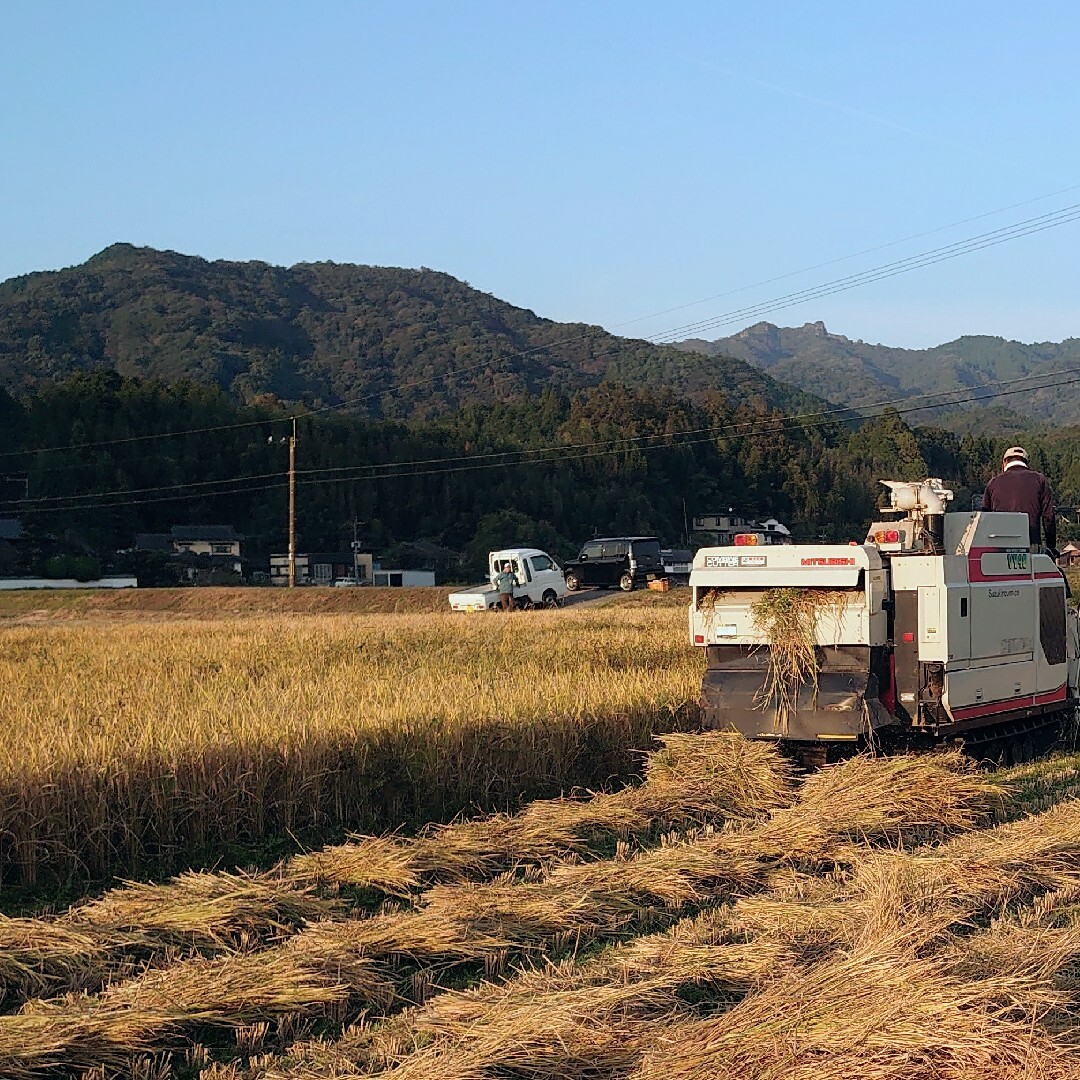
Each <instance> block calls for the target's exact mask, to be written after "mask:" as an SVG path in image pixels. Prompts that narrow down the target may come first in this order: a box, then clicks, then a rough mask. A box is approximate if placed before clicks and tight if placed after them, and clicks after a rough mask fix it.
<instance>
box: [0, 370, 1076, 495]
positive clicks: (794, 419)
mask: <svg viewBox="0 0 1080 1080" xmlns="http://www.w3.org/2000/svg"><path fill="white" fill-rule="evenodd" d="M1068 371H1070V372H1080V368H1071V369H1068ZM1056 374H1060V373H1056ZM1042 377H1044V376H1023V377H1021V378H1020V379H1014V380H1007V381H1005V382H1003V383H1001V384H997V385H1005V386H1008V385H1010V384H1012V383H1015V382H1018V381H1025V380H1028V379H1031V378H1042ZM1078 383H1080V376H1078V377H1077V378H1073V379H1067V380H1064V381H1062V382H1059V383H1057V384H1056V385H1059V386H1071V385H1075V384H1078ZM988 385H995V384H988ZM1042 388H1043V387H1038V386H1035V387H1031V386H1022V387H1021V386H1013V387H1012V388H1011V389H997V390H992V391H991V392H989V393H985V394H979V393H968V394H966V395H964V396H963V397H960V398H958V399H957V400H955V401H951V402H925V403H923V404H919V405H907V406H906V407H900V408H896V407H895V406H894V403H893V402H882V403H875V404H874V405H870V406H865V407H864V408H865V409H874V408H876V409H879V410H880V411H878V412H865V413H860V412H859V411H858V410H855V409H851V408H847V407H836V408H833V409H827V410H819V411H817V412H807V413H802V414H791V415H787V416H778V417H768V418H764V419H762V420H759V421H752V422H751V421H747V422H742V423H740V422H738V421H735V422H730V423H727V424H719V425H715V426H711V427H707V428H698V429H691V430H688V431H683V432H671V433H655V434H651V435H644V436H632V437H629V438H624V439H619V440H606V441H598V442H595V443H581V444H572V445H571V447H570V448H571V449H575V450H583V451H586V452H582V453H573V454H565V453H561V454H558V455H556V456H551V457H546V458H543V457H541V458H534V459H532V460H522V461H515V462H507V461H505V460H499V461H485V462H468V463H464V464H459V463H458V462H460V461H462V460H464V459H453V458H451V459H429V460H430V461H431V462H436V461H439V462H444V463H449V464H450V465H451V466H452V467H443V468H430V469H416V470H413V471H411V472H384V473H380V474H376V475H371V474H370V473H369V472H366V471H363V470H366V469H369V468H371V467H370V466H354V467H352V469H353V470H355V475H349V476H323V475H318V476H310V477H308V478H306V479H302V478H300V479H298V481H297V482H298V483H302V484H304V485H306V486H311V485H315V484H332V483H356V482H360V481H366V480H381V479H409V478H414V477H423V476H441V475H447V474H452V473H461V472H474V471H483V470H488V469H501V468H505V467H506V466H507V464H515V465H524V466H530V465H547V464H561V463H564V462H573V461H581V460H586V459H589V458H595V457H603V456H610V455H616V454H628V453H634V452H638V453H646V452H648V451H652V450H665V449H681V448H683V447H689V446H699V445H703V444H705V443H708V442H711V441H712V440H713V439H714V438H715V437H716V436H717V435H719V434H725V435H726V436H727V437H728V438H730V439H743V438H749V437H751V436H754V435H768V434H772V433H774V432H775V433H786V432H788V431H792V430H809V429H812V428H816V427H824V426H826V425H827V424H828V423H831V422H833V421H834V420H835V419H837V418H838V417H839V416H840V415H841V414H847V415H849V416H851V417H852V418H856V417H857V418H858V419H860V420H862V421H866V420H872V419H875V418H877V417H879V416H881V415H883V413H884V411H885V410H886V409H888V408H893V409H894V411H895V412H896V413H897V414H898V415H901V416H903V415H908V414H911V413H916V412H922V411H925V410H927V409H935V408H941V407H943V406H945V405H963V404H967V403H969V402H972V401H985V400H991V399H994V398H998V397H1008V396H1010V395H1012V394H1020V393H1028V392H1030V391H1031V390H1033V389H1036V390H1037V389H1042ZM956 393H958V391H939V392H938V393H936V394H929V395H923V396H925V397H942V396H947V395H954V394H956ZM900 400H907V401H910V400H911V399H900ZM916 400H918V399H916ZM685 435H697V436H700V437H697V438H692V439H686V438H682V436H685ZM660 438H663V439H666V440H668V441H667V442H664V443H657V444H656V445H652V446H640V445H638V446H635V445H633V444H635V443H638V442H642V441H644V440H647V439H651V440H656V439H660ZM596 447H607V449H595V448H596ZM566 448H567V447H566V446H565V445H564V444H553V445H551V446H549V447H546V448H536V449H533V450H529V449H527V448H526V449H521V450H517V451H505V452H500V454H499V455H498V456H500V457H501V456H503V455H506V456H509V455H514V454H516V455H518V456H520V455H523V454H526V453H533V454H539V453H545V452H554V451H556V450H560V451H561V450H565V449H566ZM487 456H491V455H487ZM426 463H427V462H425V461H421V462H416V463H415V464H426ZM388 464H394V465H397V466H401V465H408V464H410V463H388ZM342 468H343V469H346V470H347V469H349V468H350V467H348V466H345V467H342ZM312 471H314V472H320V473H321V472H322V470H312ZM334 471H338V470H337V469H336V468H335V469H334ZM270 475H279V476H285V475H286V474H270ZM222 482H224V481H222ZM286 486H287V481H282V482H279V483H272V484H261V485H255V486H251V485H244V486H242V487H236V488H230V489H222V490H218V491H208V492H202V493H196V495H195V496H194V497H196V498H204V497H205V498H211V497H215V496H218V495H234V494H241V493H247V492H252V491H270V490H281V489H283V488H285V487H286ZM77 497H78V496H69V497H66V496H56V497H55V499H56V501H57V503H61V502H63V503H64V505H50V506H36V507H29V508H28V509H29V510H34V511H36V512H71V511H76V510H83V509H86V508H87V507H86V504H74V505H69V504H68V503H69V502H70V499H71V498H77ZM183 498H184V496H183V495H173V496H163V497H158V498H151V499H129V500H121V501H111V502H96V503H95V504H94V506H95V509H96V508H98V507H101V508H109V507H119V506H133V505H139V506H141V505H150V504H154V503H162V502H176V501H180V500H181V499H183ZM14 503H21V500H15V501H14Z"/></svg>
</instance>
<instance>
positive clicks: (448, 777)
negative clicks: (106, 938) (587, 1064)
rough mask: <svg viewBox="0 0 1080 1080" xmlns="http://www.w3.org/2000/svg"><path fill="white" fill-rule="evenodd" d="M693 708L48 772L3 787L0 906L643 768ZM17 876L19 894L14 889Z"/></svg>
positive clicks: (691, 722) (241, 859) (381, 735)
mask: <svg viewBox="0 0 1080 1080" xmlns="http://www.w3.org/2000/svg"><path fill="white" fill-rule="evenodd" d="M697 720H698V715H697V709H696V707H695V706H692V705H685V706H683V707H681V708H679V709H677V710H674V711H668V712H666V713H664V714H661V715H658V714H657V713H656V711H655V710H651V711H642V712H641V713H639V714H624V715H619V716H610V717H604V718H596V719H593V720H583V719H582V718H581V717H566V718H559V717H551V718H545V719H543V720H540V721H537V722H533V723H530V724H522V723H516V724H512V725H501V724H499V723H496V722H483V723H477V724H476V725H475V726H472V727H468V728H462V727H460V726H457V727H455V728H454V730H453V731H452V732H451V731H446V732H441V733H438V734H436V735H434V736H433V735H432V733H431V731H430V729H427V730H425V731H424V732H423V734H422V735H419V734H417V733H414V732H412V731H410V730H409V729H408V728H402V729H399V730H395V731H392V732H391V731H382V732H372V733H371V734H370V735H367V736H365V737H363V738H362V739H359V740H354V741H351V742H332V741H319V740H312V741H311V742H309V743H307V744H305V745H304V746H302V747H300V748H298V749H297V750H295V752H293V753H292V754H291V755H289V756H283V755H282V754H280V753H275V752H273V751H271V750H269V749H267V748H265V747H262V746H258V745H247V746H245V745H221V746H219V747H217V748H215V749H213V750H210V749H207V750H206V751H204V752H202V753H200V754H199V755H197V756H196V755H191V756H189V757H187V758H182V759H180V760H177V759H175V758H173V759H171V760H170V761H169V763H168V764H166V763H165V762H164V761H162V760H158V759H156V758H154V757H147V758H145V759H143V760H141V761H127V762H125V763H124V764H123V768H122V769H121V768H118V769H117V770H116V772H115V773H113V774H111V775H110V774H102V773H101V772H99V771H94V770H92V769H89V768H87V769H69V770H68V771H67V772H66V773H59V772H54V773H52V774H51V775H50V776H49V778H48V782H47V783H41V784H38V785H36V786H35V785H33V784H28V783H26V782H23V783H22V784H20V785H18V786H12V787H10V788H9V789H7V790H0V837H2V843H0V886H3V887H4V889H5V895H4V899H3V901H2V904H3V906H7V907H9V909H10V904H11V903H12V902H14V900H15V896H16V893H23V894H24V896H23V899H25V893H26V891H27V890H29V891H30V893H32V894H37V893H41V894H44V893H46V892H47V891H48V890H62V889H69V888H73V887H76V886H78V887H81V888H85V887H87V886H89V885H92V884H95V883H101V882H104V881H108V880H109V879H111V878H113V877H129V878H142V877H157V876H161V875H165V874H172V873H176V872H178V871H180V870H183V869H186V868H191V867H203V866H208V865H218V866H223V865H244V866H250V865H255V864H259V863H266V862H269V861H271V860H272V859H273V858H274V857H276V856H280V855H282V854H285V853H286V852H288V851H295V850H297V849H298V848H301V847H308V846H312V847H313V846H321V845H322V844H325V843H326V842H328V841H331V840H334V839H337V838H340V837H341V836H342V835H343V834H344V833H345V832H348V831H359V832H387V831H395V830H403V831H411V830H413V829H415V828H417V827H418V826H420V825H421V824H424V823H426V822H429V821H448V820H451V819H453V818H455V817H457V816H460V815H463V814H471V813H474V812H477V811H496V810H514V809H516V808H518V807H519V806H520V804H521V803H523V802H526V801H529V800H532V799H537V798H546V797H552V796H556V795H559V794H560V793H564V792H567V791H569V790H571V789H573V788H590V789H600V788H604V787H608V786H610V785H612V784H614V783H621V782H623V781H625V780H627V779H629V778H631V777H632V776H634V775H636V773H637V771H638V769H639V768H640V765H641V761H642V758H641V755H640V753H638V751H641V750H645V749H648V748H649V747H650V744H651V741H652V737H653V736H654V735H657V734H661V733H663V732H668V731H676V730H691V729H692V728H693V727H694V726H695V725H696V723H697ZM13 887H14V889H15V891H14V892H8V891H7V890H11V889H12V888H13Z"/></svg>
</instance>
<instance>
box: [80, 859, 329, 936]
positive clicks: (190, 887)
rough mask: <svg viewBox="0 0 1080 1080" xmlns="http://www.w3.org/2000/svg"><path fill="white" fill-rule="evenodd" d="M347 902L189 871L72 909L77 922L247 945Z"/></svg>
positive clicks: (245, 877)
mask: <svg viewBox="0 0 1080 1080" xmlns="http://www.w3.org/2000/svg"><path fill="white" fill-rule="evenodd" d="M340 909H341V905H340V904H337V903H335V902H333V901H330V900H326V899H322V898H320V897H317V896H314V895H312V893H311V890H310V889H306V888H302V887H298V886H296V885H294V884H290V883H285V882H280V881H274V880H272V879H271V878H270V877H268V876H267V875H249V874H230V873H223V872H217V873H206V872H202V873H195V872H191V871H189V872H187V873H183V874H181V875H180V876H179V877H176V878H174V879H173V880H172V881H170V882H168V883H167V884H164V885H151V884H137V883H128V884H126V885H125V886H124V887H123V888H118V889H110V890H109V891H108V892H107V893H106V894H105V895H104V896H103V897H101V899H100V900H95V901H92V902H91V903H88V904H82V905H80V906H79V907H77V908H74V909H72V910H71V911H70V912H69V913H68V915H67V917H66V920H65V921H66V922H67V923H68V924H69V925H71V926H74V927H79V928H93V930H95V931H99V932H100V931H105V930H140V931H143V932H144V933H147V934H150V935H153V937H154V940H155V942H156V943H157V944H158V945H159V946H160V945H165V944H175V945H184V946H189V947H195V948H200V949H216V948H224V947H236V946H242V945H244V944H246V943H249V942H251V941H256V940H262V939H265V938H267V937H271V938H272V937H274V936H276V935H278V934H281V933H287V932H288V931H289V930H290V929H292V928H293V927H295V926H298V925H301V924H302V923H304V922H306V921H308V920H310V919H318V918H323V917H325V916H327V915H329V914H331V913H332V912H334V911H337V910H340Z"/></svg>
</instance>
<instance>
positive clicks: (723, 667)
mask: <svg viewBox="0 0 1080 1080" xmlns="http://www.w3.org/2000/svg"><path fill="white" fill-rule="evenodd" d="M882 483H884V485H885V486H886V487H887V488H888V489H889V493H890V503H891V505H890V506H889V508H887V509H884V510H882V511H881V513H882V514H898V515H900V516H899V518H897V519H890V520H886V521H878V522H875V523H874V524H873V525H872V526H871V527H870V531H869V534H868V535H867V537H866V540H865V542H864V543H862V544H854V543H853V544H848V545H839V544H813V545H789V546H769V547H758V546H754V545H753V543H752V538H746V539H751V542H750V543H747V542H746V539H744V538H742V537H736V540H735V544H736V546H735V547H722V548H702V549H701V550H700V551H698V553H697V555H696V556H695V558H694V567H693V571H692V573H691V576H690V585H691V588H692V593H693V599H692V601H691V605H690V640H691V642H692V644H694V645H695V646H697V647H699V648H704V649H705V651H706V654H707V657H708V667H707V670H706V672H705V678H704V681H703V684H702V695H701V704H702V708H703V713H704V717H703V723H704V725H705V726H706V727H708V728H718V729H731V728H735V729H737V730H738V731H740V732H741V733H742V734H743V735H745V736H747V737H748V738H751V739H769V740H773V741H775V742H777V743H779V744H780V745H782V746H783V747H784V748H785V749H786V750H787V751H789V752H790V753H792V754H793V756H795V757H797V758H799V759H800V760H802V761H803V762H804V763H806V764H808V765H815V764H821V763H824V762H825V761H829V760H833V759H835V758H837V757H842V756H845V754H848V753H851V752H852V751H853V750H854V749H856V748H862V747H865V746H874V745H881V746H883V747H884V748H887V749H893V748H904V747H908V748H914V749H920V748H929V747H932V746H934V745H937V744H941V743H950V744H956V745H961V746H963V747H964V749H965V750H966V751H967V752H968V753H970V754H972V755H973V756H976V757H978V758H980V759H989V760H993V761H997V762H999V763H1002V764H1006V763H1013V762H1019V761H1026V760H1030V758H1032V757H1034V756H1035V754H1037V753H1038V752H1040V751H1041V750H1042V749H1044V748H1045V747H1048V746H1049V745H1050V744H1051V743H1052V742H1053V741H1054V739H1055V738H1056V737H1057V735H1058V734H1059V732H1060V731H1061V728H1062V722H1063V721H1065V720H1067V719H1071V718H1072V717H1073V716H1074V713H1075V709H1076V705H1077V677H1078V667H1080V662H1078V655H1080V647H1078V622H1077V613H1076V612H1075V611H1074V610H1073V609H1072V608H1071V606H1070V605H1069V604H1068V602H1067V595H1066V593H1067V588H1066V583H1065V579H1064V577H1063V576H1062V574H1061V572H1060V571H1059V570H1058V568H1057V566H1056V565H1055V564H1054V561H1053V559H1052V558H1051V557H1050V556H1049V555H1046V554H1042V553H1033V552H1032V551H1031V550H1030V548H1029V539H1028V519H1027V516H1026V515H1024V514H1011V513H1010V514H1006V513H990V512H987V511H981V512H973V513H946V512H945V509H946V504H947V503H948V502H949V501H950V500H951V499H952V492H951V491H949V490H948V489H946V488H944V487H943V486H942V484H941V481H940V480H935V479H930V480H925V481H922V482H914V483H907V482H902V481H895V480H885V481H882Z"/></svg>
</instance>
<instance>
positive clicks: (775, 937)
mask: <svg viewBox="0 0 1080 1080" xmlns="http://www.w3.org/2000/svg"><path fill="white" fill-rule="evenodd" d="M853 857H854V861H853V862H851V863H850V864H849V866H848V869H847V871H846V872H845V873H844V874H843V875H840V876H838V875H836V874H835V873H833V874H830V875H829V876H827V877H812V876H809V875H805V874H803V873H800V872H795V873H789V874H783V875H776V876H775V878H774V884H773V886H772V887H771V888H770V889H767V890H764V891H762V892H761V893H759V894H757V895H754V896H750V897H747V898H744V899H739V900H736V901H735V902H734V903H732V904H730V905H722V906H719V907H715V908H712V909H710V910H708V911H706V912H705V913H704V914H702V915H700V916H697V917H694V918H689V919H684V920H682V921H680V922H678V923H676V924H675V925H674V926H673V927H672V928H671V929H670V930H668V931H666V932H664V933H660V934H654V935H651V936H648V937H643V938H639V939H637V940H635V941H631V942H628V943H626V944H623V945H618V946H615V947H614V948H612V949H610V950H608V951H606V952H604V953H601V954H600V955H599V956H597V957H595V958H592V959H587V960H585V961H582V962H577V963H575V962H570V961H568V962H564V963H562V964H559V965H556V966H553V967H548V968H544V969H540V970H534V971H527V972H525V973H523V974H521V975H519V976H518V977H516V978H513V979H511V980H509V981H507V982H506V983H504V984H502V985H492V984H488V985H483V986H481V987H480V988H478V989H476V990H473V991H468V992H465V993H454V992H444V993H440V994H437V995H435V996H434V997H433V998H432V1000H431V1001H430V1002H429V1003H428V1004H427V1005H425V1006H423V1007H422V1008H419V1009H413V1010H410V1011H408V1012H406V1013H403V1014H401V1015H400V1016H399V1017H397V1018H395V1019H393V1020H390V1021H387V1022H384V1023H382V1024H375V1025H366V1026H365V1025H361V1026H359V1027H357V1028H354V1029H352V1030H351V1031H348V1032H346V1034H345V1035H344V1036H343V1037H342V1038H341V1039H339V1040H336V1041H334V1042H327V1041H325V1040H315V1041H313V1042H310V1043H307V1044H301V1045H299V1046H297V1047H296V1048H295V1049H294V1051H293V1052H292V1053H291V1054H290V1055H288V1056H287V1057H285V1058H282V1059H278V1060H277V1061H275V1062H272V1063H270V1064H264V1065H260V1066H258V1067H256V1068H252V1069H249V1070H240V1069H221V1070H213V1071H210V1072H208V1073H207V1074H206V1075H207V1080H209V1078H210V1077H211V1076H214V1077H219V1078H222V1080H224V1078H225V1077H230V1076H231V1077H241V1076H243V1077H247V1078H250V1080H256V1078H258V1080H314V1078H315V1077H328V1076H334V1077H338V1078H341V1080H346V1078H349V1080H352V1078H354V1077H355V1078H359V1077H369V1076H386V1077H393V1078H394V1080H436V1078H446V1077H450V1078H460V1080H465V1078H469V1080H485V1078H492V1080H495V1078H497V1077H502V1076H505V1075H507V1073H508V1072H509V1073H511V1074H512V1075H514V1076H515V1077H521V1078H535V1080H554V1078H556V1077H557V1078H560V1080H576V1078H581V1080H586V1078H589V1077H595V1076H601V1075H602V1076H616V1077H624V1076H629V1077H633V1078H635V1080H660V1078H661V1077H667V1076H674V1077H678V1078H680V1080H684V1078H693V1080H699V1078H700V1080H705V1078H712V1077H718V1076H732V1077H736V1076H737V1077H740V1078H741V1077H744V1076H746V1077H751V1078H754V1080H756V1078H761V1080H764V1078H766V1077H768V1078H777V1077H781V1076H789V1075H791V1076H799V1077H804V1076H805V1077H807V1078H809V1077H826V1078H831V1077H844V1078H850V1080H855V1078H856V1077H863V1076H868V1077H878V1076H881V1077H888V1078H894V1077H895V1078H897V1080H899V1078H901V1077H906V1076H915V1077H920V1078H922V1077H924V1078H926V1080H930V1078H932V1077H939V1076H944V1077H956V1078H960V1077H965V1078H968V1077H974V1076H991V1077H1020V1076H1031V1077H1035V1076H1038V1077H1044V1076H1045V1077H1056V1076H1075V1075H1080V1056H1077V1053H1076V1043H1075V1041H1073V1040H1071V1039H1064V1038H1063V1037H1062V1036H1063V1034H1064V1033H1065V1032H1066V1031H1072V1030H1073V1028H1074V1025H1075V1023H1076V1020H1075V1016H1076V1010H1075V1005H1076V992H1077V991H1080V975H1078V972H1080V804H1077V803H1068V804H1063V805H1062V806H1060V807H1057V808H1055V809H1053V810H1051V811H1049V812H1047V813H1045V814H1042V815H1039V816H1037V817H1034V818H1029V819H1024V820H1021V821H1017V822H1015V823H1012V824H1009V825H1005V826H1002V827H999V828H996V829H986V830H981V831H978V832H974V833H967V834H963V835H961V836H959V837H958V838H955V839H953V840H950V841H947V842H945V843H943V844H941V845H935V846H929V847H926V848H923V849H918V850H915V851H912V852H898V851H889V850H881V849H878V850H874V849H871V848H868V847H866V846H861V847H859V848H858V849H857V851H856V852H854V853H853ZM1046 890H1049V891H1046ZM995 916H997V918H996V919H995V918H994V917H995ZM980 923H982V924H983V925H984V926H985V928H983V929H978V926H979V925H980Z"/></svg>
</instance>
